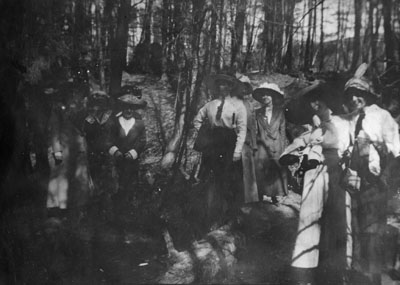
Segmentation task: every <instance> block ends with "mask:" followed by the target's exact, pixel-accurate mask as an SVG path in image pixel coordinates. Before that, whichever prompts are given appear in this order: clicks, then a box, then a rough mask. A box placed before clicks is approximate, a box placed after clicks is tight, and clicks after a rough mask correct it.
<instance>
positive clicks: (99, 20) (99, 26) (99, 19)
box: [96, 0, 106, 90]
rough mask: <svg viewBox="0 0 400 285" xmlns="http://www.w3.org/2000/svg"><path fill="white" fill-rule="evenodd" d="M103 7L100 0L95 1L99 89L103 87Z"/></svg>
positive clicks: (104, 82)
mask: <svg viewBox="0 0 400 285" xmlns="http://www.w3.org/2000/svg"><path fill="white" fill-rule="evenodd" d="M103 9H104V7H103V5H102V3H101V0H97V1H96V36H97V37H96V49H97V50H98V54H99V56H98V72H99V79H100V89H101V90H104V89H105V84H106V78H105V68H104V67H105V58H104V44H105V43H104V30H103V15H104V11H103Z"/></svg>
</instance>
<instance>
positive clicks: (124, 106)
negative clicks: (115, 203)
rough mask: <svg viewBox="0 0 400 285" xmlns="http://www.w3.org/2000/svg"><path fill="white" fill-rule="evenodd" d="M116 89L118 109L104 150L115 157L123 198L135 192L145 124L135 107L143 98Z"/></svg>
mask: <svg viewBox="0 0 400 285" xmlns="http://www.w3.org/2000/svg"><path fill="white" fill-rule="evenodd" d="M122 91H123V93H120V95H121V96H120V97H118V99H117V104H118V105H119V108H120V110H121V112H119V113H117V114H116V115H115V117H114V120H113V125H112V126H111V127H110V130H109V134H108V139H107V150H108V152H109V154H110V155H111V156H112V157H113V158H114V159H115V162H116V169H117V173H118V181H119V189H118V192H119V193H118V195H117V196H118V197H120V198H121V199H122V201H125V202H126V201H127V200H129V199H130V198H132V196H134V195H135V194H136V193H135V191H136V189H135V185H134V184H135V182H137V181H138V178H139V158H140V155H141V153H142V152H143V151H144V149H145V146H146V127H145V123H144V121H143V120H142V119H141V117H140V116H137V115H136V111H137V110H139V109H143V108H145V107H146V105H147V102H146V101H145V100H144V99H143V98H139V97H138V96H136V95H135V94H132V93H131V92H130V91H129V90H128V91H126V92H129V93H125V92H124V89H123V90H122Z"/></svg>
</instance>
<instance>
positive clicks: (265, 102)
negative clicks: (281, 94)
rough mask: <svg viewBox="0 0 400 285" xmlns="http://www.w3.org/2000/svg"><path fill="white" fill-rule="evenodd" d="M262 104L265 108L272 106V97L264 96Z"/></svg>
mask: <svg viewBox="0 0 400 285" xmlns="http://www.w3.org/2000/svg"><path fill="white" fill-rule="evenodd" d="M261 103H262V104H263V105H265V106H269V105H272V97H271V96H268V95H264V96H262V98H261Z"/></svg>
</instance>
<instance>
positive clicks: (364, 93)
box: [344, 63, 378, 100]
mask: <svg viewBox="0 0 400 285" xmlns="http://www.w3.org/2000/svg"><path fill="white" fill-rule="evenodd" d="M367 69H368V64H366V63H362V64H361V65H360V66H359V67H358V68H357V70H356V72H355V73H354V75H353V77H352V78H350V79H349V80H348V81H347V82H346V84H345V85H344V93H345V99H346V100H350V99H351V98H350V96H352V95H354V94H355V95H356V96H358V97H365V98H369V99H372V100H373V99H377V98H378V95H377V94H376V93H375V90H374V88H373V85H372V82H371V81H370V80H369V79H368V78H366V77H365V76H364V74H365V72H366V71H367Z"/></svg>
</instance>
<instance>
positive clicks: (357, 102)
mask: <svg viewBox="0 0 400 285" xmlns="http://www.w3.org/2000/svg"><path fill="white" fill-rule="evenodd" d="M347 105H348V108H349V111H350V112H354V111H361V110H362V109H363V108H364V107H365V106H366V105H367V102H366V101H365V99H364V97H359V96H354V95H353V96H351V100H350V102H349V103H348V104H347Z"/></svg>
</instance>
